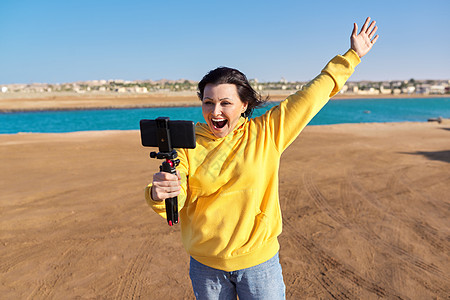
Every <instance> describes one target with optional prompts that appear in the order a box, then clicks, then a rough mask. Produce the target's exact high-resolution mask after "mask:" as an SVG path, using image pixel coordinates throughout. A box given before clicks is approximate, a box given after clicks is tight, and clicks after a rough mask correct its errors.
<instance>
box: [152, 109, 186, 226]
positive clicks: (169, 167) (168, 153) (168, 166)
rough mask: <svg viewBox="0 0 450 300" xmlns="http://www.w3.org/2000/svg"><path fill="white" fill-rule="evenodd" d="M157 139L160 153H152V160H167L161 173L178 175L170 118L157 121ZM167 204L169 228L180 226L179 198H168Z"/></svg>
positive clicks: (161, 168)
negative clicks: (175, 225) (171, 137)
mask: <svg viewBox="0 0 450 300" xmlns="http://www.w3.org/2000/svg"><path fill="white" fill-rule="evenodd" d="M155 121H156V128H157V137H158V148H159V152H158V153H156V152H151V153H150V157H151V158H157V159H165V160H166V161H164V162H163V163H162V164H161V166H160V167H159V170H160V171H161V172H167V173H170V174H174V175H177V170H176V167H177V166H178V164H179V163H180V160H179V159H175V158H177V156H178V154H177V151H176V150H174V149H173V148H172V143H171V140H170V130H169V118H167V117H159V118H157V119H156V120H155ZM165 202H166V215H167V223H169V226H173V224H178V198H177V197H173V198H167V199H166V200H165Z"/></svg>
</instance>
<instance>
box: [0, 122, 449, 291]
mask: <svg viewBox="0 0 450 300" xmlns="http://www.w3.org/2000/svg"><path fill="white" fill-rule="evenodd" d="M449 137H450V124H449V123H448V122H444V123H441V124H438V123H389V124H353V125H345V124H344V125H333V126H310V127H307V128H306V129H305V131H304V132H303V133H302V134H301V136H300V138H299V139H297V140H296V141H295V142H294V143H293V144H292V145H291V146H290V147H289V148H288V149H287V150H286V152H285V153H284V154H283V156H282V163H281V169H280V202H281V207H282V212H283V220H284V221H283V225H284V229H283V233H282V235H281V236H280V243H281V251H280V261H281V264H282V266H283V274H284V280H285V283H286V287H287V298H288V299H380V298H386V299H449V297H450V284H449V282H450V278H449V270H450V259H449V258H450V257H449V256H450V255H449V253H450V252H449V251H450V218H449V216H450V201H449V200H450V198H449V195H450V143H449V140H450V139H449ZM150 150H151V149H149V148H144V147H142V146H141V145H140V136H139V132H138V131H104V132H78V133H65V134H13V135H7V134H5V135H0V190H1V193H0V211H1V219H0V222H1V225H0V226H1V231H0V282H1V285H0V295H2V298H3V299H193V298H194V297H193V292H192V288H191V284H190V280H189V277H188V258H189V257H188V255H187V254H186V252H185V251H184V249H183V247H182V245H181V240H180V232H179V226H174V227H169V226H167V225H166V222H165V220H163V219H162V218H160V217H159V216H157V215H156V214H155V213H153V211H152V210H151V209H150V208H149V207H148V206H147V205H146V203H145V200H144V196H143V190H144V187H145V185H146V184H147V183H148V182H149V181H150V180H151V177H152V174H153V172H154V171H155V170H157V169H158V166H159V163H160V162H159V161H157V160H154V159H150V158H149V157H148V155H149V151H150Z"/></svg>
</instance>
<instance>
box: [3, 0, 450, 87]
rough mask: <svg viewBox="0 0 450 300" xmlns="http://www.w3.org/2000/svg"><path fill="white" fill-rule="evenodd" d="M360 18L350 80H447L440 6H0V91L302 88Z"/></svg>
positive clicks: (447, 5)
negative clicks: (298, 84)
mask: <svg viewBox="0 0 450 300" xmlns="http://www.w3.org/2000/svg"><path fill="white" fill-rule="evenodd" d="M366 16H370V17H372V18H373V19H375V20H376V21H377V24H378V25H379V30H378V33H379V34H380V39H379V40H378V42H377V44H376V45H375V47H374V49H373V50H372V52H370V53H369V54H368V55H367V56H366V57H364V58H363V63H362V64H360V65H359V66H358V67H357V70H356V72H355V74H354V75H353V76H352V78H351V80H397V79H400V80H402V79H410V78H415V79H450V56H449V55H450V38H449V31H450V21H449V20H450V17H449V16H450V1H448V0H440V1H437V0H428V1H414V0H413V1H403V0H401V1H395V0H390V1H384V0H382V1H372V2H369V1H368V2H358V1H320V0H316V1H283V0H280V1H264V0H260V1H245V0H240V1H234V0H227V1H194V0H191V1H170V0H169V1H116V0H110V1H85V0H78V1H72V0H65V1H62V0H56V1H49V0H41V1H38V0H34V1H31V0H28V1H22V0H2V1H0V84H9V83H32V82H49V83H62V82H72V81H84V80H96V79H125V80H141V79H153V80H158V79H162V78H167V79H180V78H184V79H192V80H200V79H201V77H202V76H203V75H204V74H205V73H206V72H207V71H209V70H211V69H213V68H215V67H217V66H230V67H234V68H237V69H239V70H241V71H242V72H244V73H245V74H246V75H247V76H248V77H249V78H257V79H259V80H260V81H278V80H280V79H281V78H282V77H283V78H285V79H286V80H289V81H296V80H300V81H306V80H310V79H312V78H313V77H314V76H316V75H317V74H318V73H319V72H320V70H321V68H322V67H323V66H324V65H325V64H326V63H327V61H328V60H329V59H331V58H332V57H333V56H334V55H336V54H341V53H344V52H345V51H346V50H347V49H348V48H349V46H350V42H349V37H350V34H351V30H352V24H353V22H357V23H358V24H359V25H360V26H361V25H362V23H363V21H364V19H365V17H366Z"/></svg>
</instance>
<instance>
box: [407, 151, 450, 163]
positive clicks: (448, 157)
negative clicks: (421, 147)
mask: <svg viewBox="0 0 450 300" xmlns="http://www.w3.org/2000/svg"><path fill="white" fill-rule="evenodd" d="M402 153H403V154H412V155H423V156H425V157H426V158H428V159H431V160H440V161H443V162H447V163H450V150H445V151H430V152H426V151H417V152H402Z"/></svg>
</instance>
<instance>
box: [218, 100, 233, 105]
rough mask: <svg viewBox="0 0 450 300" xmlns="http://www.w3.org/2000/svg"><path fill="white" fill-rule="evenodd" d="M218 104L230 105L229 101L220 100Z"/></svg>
mask: <svg viewBox="0 0 450 300" xmlns="http://www.w3.org/2000/svg"><path fill="white" fill-rule="evenodd" d="M220 104H221V105H223V106H227V105H231V102H228V101H222V102H220Z"/></svg>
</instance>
